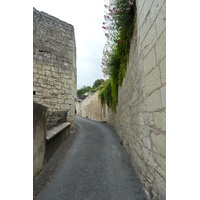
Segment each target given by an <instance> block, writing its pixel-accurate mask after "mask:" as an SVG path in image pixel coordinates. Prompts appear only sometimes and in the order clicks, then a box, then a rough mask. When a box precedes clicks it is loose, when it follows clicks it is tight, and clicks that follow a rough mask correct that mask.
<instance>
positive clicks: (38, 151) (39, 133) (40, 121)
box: [33, 102, 47, 179]
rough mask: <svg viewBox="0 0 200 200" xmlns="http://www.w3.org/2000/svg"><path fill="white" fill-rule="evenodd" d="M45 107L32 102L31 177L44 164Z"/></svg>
mask: <svg viewBox="0 0 200 200" xmlns="http://www.w3.org/2000/svg"><path fill="white" fill-rule="evenodd" d="M46 115H47V108H46V107H45V106H42V105H40V104H38V103H35V102H34V103H33V179H34V178H35V177H36V176H37V175H38V174H39V173H40V171H41V170H42V168H43V165H44V164H45V145H46Z"/></svg>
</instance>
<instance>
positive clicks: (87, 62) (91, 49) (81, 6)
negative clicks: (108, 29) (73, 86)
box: [33, 0, 106, 89]
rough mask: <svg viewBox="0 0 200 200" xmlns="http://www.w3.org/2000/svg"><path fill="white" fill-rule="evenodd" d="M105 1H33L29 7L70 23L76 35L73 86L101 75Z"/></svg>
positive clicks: (92, 81)
mask: <svg viewBox="0 0 200 200" xmlns="http://www.w3.org/2000/svg"><path fill="white" fill-rule="evenodd" d="M104 4H105V0H95V1H94V0H84V1H83V0H33V7H35V9H37V10H39V11H43V12H46V13H48V14H50V15H53V16H54V17H56V18H58V19H60V20H62V21H65V22H67V23H69V24H72V25H73V26H74V29H75V38H76V55H77V60H76V65H77V88H78V89H80V88H81V87H82V86H84V85H85V86H88V85H89V86H92V85H93V83H94V81H95V80H96V79H100V78H104V77H103V73H102V71H101V58H102V55H103V53H102V52H103V47H104V45H105V42H106V38H105V35H104V32H103V29H102V23H103V21H104Z"/></svg>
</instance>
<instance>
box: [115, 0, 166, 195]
mask: <svg viewBox="0 0 200 200" xmlns="http://www.w3.org/2000/svg"><path fill="white" fill-rule="evenodd" d="M136 4H137V23H136V28H135V30H134V34H133V37H132V42H131V49H130V56H129V63H128V66H127V72H126V76H125V78H124V80H123V84H122V87H121V88H119V96H118V106H117V112H116V115H115V127H116V129H117V132H118V133H119V135H120V137H121V139H122V140H123V144H124V146H125V147H126V149H127V151H128V152H129V154H130V155H131V159H132V163H133V165H134V168H135V170H136V172H137V174H138V176H139V178H140V179H141V181H142V183H143V185H144V187H145V188H146V192H147V193H148V195H149V199H166V128H165V117H166V116H165V115H166V101H165V100H166V78H165V73H166V47H165V46H166V45H165V44H166V22H165V15H166V2H165V0H159V1H158V0H142V1H141V0H140V1H139V0H137V1H136Z"/></svg>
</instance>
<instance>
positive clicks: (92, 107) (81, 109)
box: [76, 90, 114, 124]
mask: <svg viewBox="0 0 200 200" xmlns="http://www.w3.org/2000/svg"><path fill="white" fill-rule="evenodd" d="M98 95H99V90H98V91H96V92H95V93H94V94H90V95H89V96H88V97H87V98H86V99H84V100H83V101H82V102H76V111H77V115H80V116H82V117H88V118H90V119H92V120H95V121H102V122H103V121H106V122H109V123H110V124H114V113H113V112H112V111H111V110H110V109H109V108H108V106H107V105H106V104H105V105H101V101H100V99H99V98H98Z"/></svg>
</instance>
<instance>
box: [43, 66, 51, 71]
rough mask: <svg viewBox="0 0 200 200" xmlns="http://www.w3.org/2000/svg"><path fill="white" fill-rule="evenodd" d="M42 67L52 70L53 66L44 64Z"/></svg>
mask: <svg viewBox="0 0 200 200" xmlns="http://www.w3.org/2000/svg"><path fill="white" fill-rule="evenodd" d="M42 68H43V69H45V70H51V66H49V65H43V67H42Z"/></svg>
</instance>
